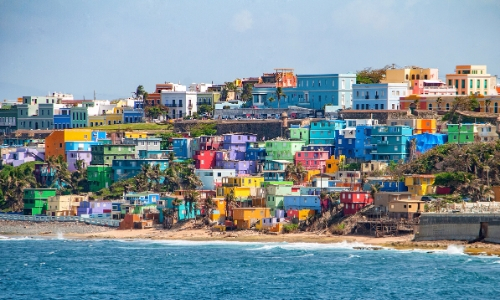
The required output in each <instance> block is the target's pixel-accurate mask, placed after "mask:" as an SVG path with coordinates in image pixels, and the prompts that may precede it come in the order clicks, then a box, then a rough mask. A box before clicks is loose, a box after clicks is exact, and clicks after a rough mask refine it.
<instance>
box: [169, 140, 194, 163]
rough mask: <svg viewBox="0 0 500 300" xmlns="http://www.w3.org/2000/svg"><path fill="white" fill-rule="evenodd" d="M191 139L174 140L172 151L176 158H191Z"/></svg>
mask: <svg viewBox="0 0 500 300" xmlns="http://www.w3.org/2000/svg"><path fill="white" fill-rule="evenodd" d="M191 141H192V139H191V138H184V137H183V138H172V149H173V150H174V154H175V157H177V158H181V159H188V158H191V155H192V153H191Z"/></svg>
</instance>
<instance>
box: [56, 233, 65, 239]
mask: <svg viewBox="0 0 500 300" xmlns="http://www.w3.org/2000/svg"><path fill="white" fill-rule="evenodd" d="M57 239H58V240H64V236H63V234H62V232H58V233H57Z"/></svg>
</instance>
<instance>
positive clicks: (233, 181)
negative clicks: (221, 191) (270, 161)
mask: <svg viewBox="0 0 500 300" xmlns="http://www.w3.org/2000/svg"><path fill="white" fill-rule="evenodd" d="M262 182H264V177H261V176H242V177H236V176H232V177H224V178H222V186H224V187H260V186H261V184H262Z"/></svg>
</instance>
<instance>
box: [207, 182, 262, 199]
mask: <svg viewBox="0 0 500 300" xmlns="http://www.w3.org/2000/svg"><path fill="white" fill-rule="evenodd" d="M263 182H264V177H260V176H245V177H235V176H233V177H223V178H222V186H221V187H217V190H216V193H217V197H225V196H226V195H227V194H229V193H230V192H231V191H233V193H234V197H235V199H236V201H241V200H247V199H249V198H251V197H259V196H262V188H261V184H262V183H263Z"/></svg>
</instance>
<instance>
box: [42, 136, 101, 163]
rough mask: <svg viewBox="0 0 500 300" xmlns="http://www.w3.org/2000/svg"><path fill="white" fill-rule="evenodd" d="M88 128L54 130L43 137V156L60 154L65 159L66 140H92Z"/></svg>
mask: <svg viewBox="0 0 500 300" xmlns="http://www.w3.org/2000/svg"><path fill="white" fill-rule="evenodd" d="M92 137H93V135H92V130H90V129H63V130H54V131H53V132H52V133H51V134H50V135H49V136H48V137H47V138H46V139H45V157H46V158H48V157H51V156H56V157H57V156H59V155H61V156H62V157H63V158H64V160H66V151H67V150H66V142H92V141H93V140H92Z"/></svg>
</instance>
